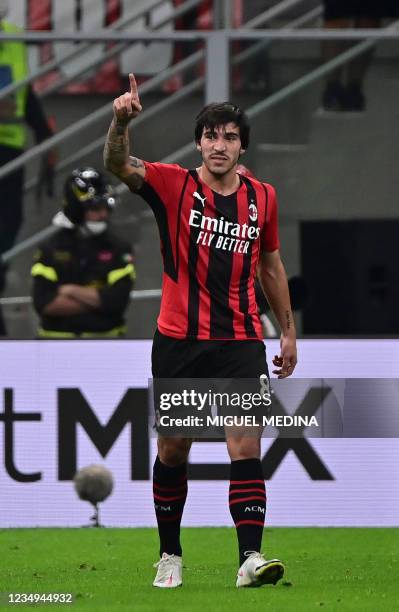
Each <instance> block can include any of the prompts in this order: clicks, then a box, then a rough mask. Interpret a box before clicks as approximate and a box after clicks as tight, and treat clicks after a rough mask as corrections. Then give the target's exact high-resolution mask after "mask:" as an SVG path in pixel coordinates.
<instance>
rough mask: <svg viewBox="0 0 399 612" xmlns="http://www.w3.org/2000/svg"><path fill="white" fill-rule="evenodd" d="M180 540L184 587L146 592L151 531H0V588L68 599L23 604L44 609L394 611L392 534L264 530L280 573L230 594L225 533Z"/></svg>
mask: <svg viewBox="0 0 399 612" xmlns="http://www.w3.org/2000/svg"><path fill="white" fill-rule="evenodd" d="M182 543H183V547H184V568H185V569H184V573H183V581H184V584H183V587H182V588H178V589H171V590H168V589H155V588H154V587H152V586H151V582H152V580H153V576H154V572H155V570H154V569H153V568H152V564H153V563H154V562H155V561H157V560H158V554H157V553H158V550H157V549H158V544H157V534H156V531H155V529H90V528H89V529H2V530H0V551H1V555H0V566H1V570H0V592H3V593H4V592H6V591H12V592H25V593H26V592H35V593H50V592H71V593H73V594H74V596H75V602H74V604H73V605H56V604H47V605H45V606H43V605H40V606H29V608H32V607H35V608H46V609H47V610H51V609H54V608H57V609H66V608H67V609H72V610H76V609H80V608H82V609H83V608H84V609H93V610H104V611H105V610H107V611H110V612H112V611H113V610H115V611H117V610H132V611H133V612H134V611H136V610H137V611H140V612H141V611H143V612H146V611H148V612H185V611H186V610H187V611H190V612H191V611H195V612H196V611H200V610H201V612H202V611H205V612H224V611H228V612H235V611H236V610H237V611H240V612H241V611H244V612H245V611H246V610H248V611H251V612H257V611H259V612H260V611H261V610H270V611H272V612H280V611H282V612H285V611H289V612H291V611H294V612H298V611H302V610H303V611H306V612H308V611H309V610H320V609H323V610H339V611H341V612H343V611H346V610H359V611H361V612H364V611H370V612H371V611H372V612H379V611H382V612H391V611H393V610H399V578H398V576H399V530H398V529H383V528H380V529H349V528H347V529H341V528H331V529H325V528H306V529H305V528H304V529H302V528H291V529H288V528H287V529H286V528H275V529H265V533H264V539H263V549H264V552H265V553H266V557H267V558H272V557H278V558H280V559H281V560H283V561H284V562H285V564H286V574H285V576H284V578H283V580H282V581H280V582H279V583H278V585H277V586H272V585H267V586H263V587H261V588H257V589H236V588H235V575H236V570H237V550H236V537H235V531H234V530H233V529H229V528H209V529H208V528H201V529H199V528H198V529H197V528H195V529H194V528H190V529H187V528H186V529H184V530H183V537H182ZM2 606H4V599H3V602H2ZM11 608H15V609H17V608H19V609H21V608H24V609H27V608H28V606H12V607H10V609H11Z"/></svg>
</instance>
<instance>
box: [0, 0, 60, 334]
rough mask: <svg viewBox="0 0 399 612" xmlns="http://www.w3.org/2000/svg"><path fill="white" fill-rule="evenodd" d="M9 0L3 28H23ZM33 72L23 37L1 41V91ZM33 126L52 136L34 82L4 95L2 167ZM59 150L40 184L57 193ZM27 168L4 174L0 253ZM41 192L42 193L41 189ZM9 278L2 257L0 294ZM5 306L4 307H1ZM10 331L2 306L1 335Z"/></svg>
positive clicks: (9, 242) (1, 3)
mask: <svg viewBox="0 0 399 612" xmlns="http://www.w3.org/2000/svg"><path fill="white" fill-rule="evenodd" d="M7 13H8V0H0V32H1V33H7V34H14V33H18V32H21V30H20V28H18V27H17V26H15V25H13V24H11V23H9V22H8V21H6V20H5V17H6V15H7ZM28 75H29V64H28V47H27V45H26V44H25V43H24V42H21V41H10V42H3V41H2V42H0V92H1V89H3V88H4V87H7V86H9V85H12V84H14V83H16V82H17V81H20V80H22V79H25V78H26V77H27V76H28ZM26 125H29V127H30V128H31V129H32V130H33V132H34V136H35V140H36V142H37V143H39V142H42V141H43V140H45V139H46V138H49V137H50V136H52V133H53V132H52V129H51V128H50V127H49V124H48V122H47V119H46V116H45V114H44V111H43V108H42V106H41V103H40V101H39V99H38V97H37V96H36V94H35V93H34V91H33V89H32V87H31V86H30V85H24V86H23V87H20V88H19V89H18V90H17V91H16V92H14V93H12V94H10V95H9V96H6V97H5V98H0V167H1V166H4V165H5V164H7V163H9V162H11V161H13V160H14V159H16V158H17V157H18V156H19V155H21V153H23V151H24V148H25V145H26V139H27V130H26ZM54 164H55V154H54V152H51V153H49V154H47V155H45V157H44V158H43V160H42V164H41V169H40V173H39V182H38V185H39V187H40V188H42V187H43V185H44V184H46V188H47V194H48V195H49V196H52V195H53V177H54ZM23 188H24V168H23V167H22V168H18V169H17V170H15V171H14V172H12V173H11V174H8V175H7V176H4V177H3V178H0V194H1V199H0V256H1V254H2V253H4V252H5V251H8V250H9V249H10V248H11V247H12V246H13V245H14V243H15V240H16V237H17V234H18V231H19V229H20V227H21V224H22V219H23V211H22V209H23V206H22V198H23ZM39 195H40V193H39ZM5 282H6V266H4V265H3V266H2V264H1V260H0V296H1V294H2V292H3V290H4V287H5ZM0 308H1V307H0ZM2 335H6V329H5V324H4V321H3V317H2V313H1V310H0V336H2Z"/></svg>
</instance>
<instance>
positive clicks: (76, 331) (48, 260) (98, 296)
mask: <svg viewBox="0 0 399 612" xmlns="http://www.w3.org/2000/svg"><path fill="white" fill-rule="evenodd" d="M114 206H115V197H114V196H113V192H112V187H111V186H110V185H108V184H106V182H105V177H104V176H103V175H102V174H101V173H100V172H99V171H98V170H96V169H95V168H91V167H84V168H77V169H75V170H73V172H72V173H71V175H70V176H69V177H68V178H67V179H66V182H65V186H64V202H63V210H62V211H60V212H59V213H58V215H56V217H55V218H54V220H53V223H54V224H55V225H56V226H58V227H61V228H62V229H61V230H60V231H59V233H58V234H56V235H55V236H53V237H52V238H50V239H49V240H47V241H46V242H45V243H44V244H42V245H41V247H40V248H39V251H38V252H37V253H36V257H35V261H34V264H33V267H32V277H33V302H34V305H35V308H36V310H37V312H38V314H39V315H40V318H41V324H40V328H39V333H38V335H39V337H42V338H94V337H97V338H118V337H121V336H124V335H125V333H126V326H125V319H124V311H125V309H126V307H127V304H128V302H129V294H130V291H131V289H132V288H133V281H134V279H135V268H134V263H133V254H132V250H131V248H130V246H129V244H127V243H126V242H124V241H123V240H121V239H120V238H118V237H117V236H115V235H114V234H113V233H112V232H110V231H109V229H108V219H109V215H110V213H111V212H112V209H113V208H114Z"/></svg>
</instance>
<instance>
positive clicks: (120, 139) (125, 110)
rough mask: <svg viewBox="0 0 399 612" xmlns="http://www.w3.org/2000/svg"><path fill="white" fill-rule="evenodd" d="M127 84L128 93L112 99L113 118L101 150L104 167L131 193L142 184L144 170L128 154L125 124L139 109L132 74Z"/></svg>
mask: <svg viewBox="0 0 399 612" xmlns="http://www.w3.org/2000/svg"><path fill="white" fill-rule="evenodd" d="M129 82H130V91H127V92H126V93H124V94H123V95H122V96H119V98H116V99H115V100H114V104H113V111H114V116H113V119H112V122H111V125H110V127H109V130H108V134H107V139H106V141H105V147H104V165H105V167H106V169H107V170H109V171H110V172H112V174H115V176H117V177H118V178H119V179H120V180H121V181H123V182H124V183H126V185H127V186H128V187H129V189H130V190H131V191H137V190H138V189H140V187H141V185H142V184H143V179H144V177H145V167H144V163H143V161H142V160H141V159H137V158H136V157H131V156H130V155H129V130H128V125H129V123H130V121H131V120H132V119H134V117H137V115H138V114H139V113H141V110H142V107H141V104H140V98H139V94H138V90H137V84H136V79H135V78H134V75H133V74H129Z"/></svg>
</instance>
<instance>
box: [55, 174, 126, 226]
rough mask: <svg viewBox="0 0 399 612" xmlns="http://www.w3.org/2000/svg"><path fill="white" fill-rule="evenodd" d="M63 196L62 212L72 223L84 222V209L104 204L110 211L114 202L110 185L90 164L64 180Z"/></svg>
mask: <svg viewBox="0 0 399 612" xmlns="http://www.w3.org/2000/svg"><path fill="white" fill-rule="evenodd" d="M64 198H65V199H64V208H63V210H64V214H65V216H66V217H67V218H68V219H69V220H70V221H71V222H72V223H73V224H74V225H80V224H81V223H83V222H84V220H85V211H86V210H89V209H90V208H95V207H97V206H100V205H105V206H106V207H107V209H108V211H109V212H111V211H112V210H113V209H114V207H115V204H116V200H115V197H114V195H113V193H112V187H111V185H108V184H107V183H106V182H105V179H104V176H103V175H102V174H101V172H99V171H98V170H96V169H95V168H91V167H90V166H87V167H84V168H76V169H75V170H73V171H72V172H71V174H70V175H69V176H68V178H67V179H66V181H65V185H64Z"/></svg>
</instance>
